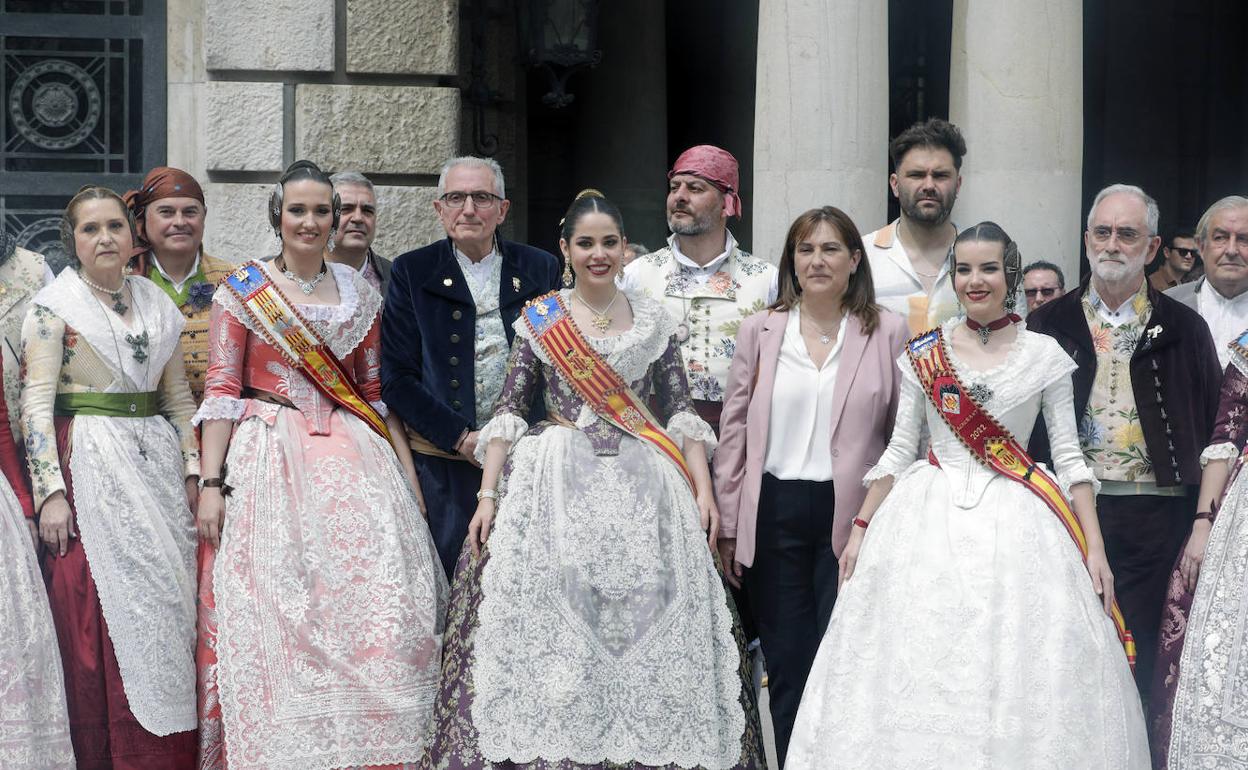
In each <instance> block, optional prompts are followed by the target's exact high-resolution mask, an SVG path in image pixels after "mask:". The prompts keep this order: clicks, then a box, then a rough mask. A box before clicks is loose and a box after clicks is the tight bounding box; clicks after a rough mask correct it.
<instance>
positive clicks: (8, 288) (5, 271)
mask: <svg viewBox="0 0 1248 770" xmlns="http://www.w3.org/2000/svg"><path fill="white" fill-rule="evenodd" d="M51 281H52V271H51V270H49V269H48V264H47V262H45V261H44V259H43V255H42V254H36V253H35V252H33V251H30V250H28V249H23V248H22V247H21V246H18V245H17V239H16V238H15V237H14V236H12V235H10V234H9V233H7V232H5V231H4V230H3V229H0V334H3V335H4V342H3V345H4V351H3V353H2V354H0V355H3V357H4V400H5V402H6V403H7V404H8V405H9V427H10V428H11V429H12V430H13V431H14V435H17V433H16V431H17V430H18V424H19V423H18V417H19V414H20V412H21V409H20V403H21V402H20V394H21V391H20V379H21V376H20V371H21V366H20V362H21V358H22V356H21V352H22V322H23V321H24V320H25V319H26V308H27V305H29V303H30V298H31V297H32V296H34V294H35V292H37V291H39V290H40V289H42V288H43V287H44V286H46V285H47V284H49V283H51Z"/></svg>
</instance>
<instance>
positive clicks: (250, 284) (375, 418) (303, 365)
mask: <svg viewBox="0 0 1248 770" xmlns="http://www.w3.org/2000/svg"><path fill="white" fill-rule="evenodd" d="M223 283H224V285H225V286H226V287H227V288H228V289H229V290H230V292H232V293H233V294H234V296H235V297H237V298H238V301H239V302H240V303H241V304H242V306H243V310H245V311H246V312H247V315H248V316H249V317H250V318H251V320H252V322H253V323H254V324H255V326H256V328H257V329H259V330H260V331H261V332H262V334H263V336H264V338H265V341H266V342H268V343H269V344H270V345H272V346H273V347H275V348H277V350H278V352H279V353H281V354H282V357H283V358H285V359H286V360H287V361H289V362H290V363H291V365H292V366H294V367H295V368H296V369H298V370H299V371H300V372H302V373H303V375H304V376H305V377H307V378H308V380H309V381H311V382H312V384H313V385H314V386H316V389H317V390H319V391H320V392H321V393H323V394H324V395H325V397H326V398H328V399H330V400H331V401H333V402H334V403H335V404H338V405H339V406H341V407H342V408H343V409H346V410H347V411H348V412H351V413H352V414H354V415H355V416H356V417H359V418H360V419H361V420H363V421H364V422H365V424H367V425H368V427H370V428H372V429H373V430H374V431H376V432H377V434H378V435H380V436H381V437H382V438H384V439H386V440H389V439H390V431H389V430H387V429H386V421H385V420H383V419H382V417H381V415H380V414H378V413H377V410H376V409H374V408H373V405H372V404H370V403H368V399H366V398H364V396H362V395H360V391H359V389H358V388H357V387H356V385H355V380H354V379H353V378H352V377H351V375H350V374H349V373H348V372H347V370H346V369H345V368H344V367H343V365H342V362H341V361H339V360H338V358H337V357H336V356H335V355H334V354H333V352H332V351H331V350H330V349H329V346H328V345H326V344H325V342H324V341H323V340H321V338H320V337H318V336H317V335H316V332H315V331H313V330H312V327H311V326H309V325H308V322H307V321H305V320H304V319H303V317H302V316H301V315H299V312H298V311H297V310H295V308H294V306H293V305H292V304H291V303H290V302H289V301H287V299H286V297H285V295H283V294H282V293H281V291H279V290H278V288H277V287H276V286H274V285H273V281H272V280H271V279H270V278H269V274H268V273H267V272H265V270H264V268H263V267H261V266H260V263H258V262H255V261H251V262H247V263H246V264H244V265H242V266H241V267H239V268H238V269H237V270H235V271H234V272H232V273H230V274H229V275H228V276H226V277H225V280H224V281H223Z"/></svg>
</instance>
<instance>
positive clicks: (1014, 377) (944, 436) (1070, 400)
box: [863, 319, 1100, 507]
mask: <svg viewBox="0 0 1248 770" xmlns="http://www.w3.org/2000/svg"><path fill="white" fill-rule="evenodd" d="M962 322H963V321H962V320H961V319H952V320H949V321H946V322H945V324H944V325H943V327H942V328H943V329H944V336H945V340H946V349H947V350H948V351H949V358H950V362H951V363H952V364H953V366H954V368H955V369H956V370H957V373H958V377H959V379H960V380H961V381H962V384H963V385H964V386H966V388H967V389H968V390H969V391H970V392H971V393H972V395H974V396H975V397H976V400H977V401H978V402H979V404H980V406H981V407H983V408H984V409H985V411H987V412H988V413H990V414H991V415H992V416H994V417H995V418H996V419H997V421H998V422H1000V423H1001V425H1002V426H1004V427H1005V429H1006V430H1008V431H1010V433H1011V434H1013V435H1014V437H1015V438H1017V439H1018V440H1019V442H1020V443H1021V444H1023V445H1024V446H1026V445H1027V443H1028V441H1029V439H1030V437H1031V432H1032V429H1033V428H1034V427H1035V422H1036V417H1037V415H1038V414H1039V413H1041V412H1043V414H1044V420H1045V424H1046V426H1048V430H1049V442H1050V447H1051V454H1052V457H1053V462H1054V465H1055V466H1056V467H1055V471H1056V474H1055V475H1056V477H1057V481H1058V484H1059V485H1060V486H1061V487H1062V491H1063V493H1064V494H1066V496H1067V497H1069V496H1070V489H1071V487H1072V486H1074V485H1075V484H1080V483H1089V484H1092V486H1093V489H1094V491H1097V490H1099V489H1100V482H1099V481H1097V479H1096V477H1095V475H1094V474H1093V472H1092V470H1091V468H1089V467H1088V465H1087V463H1086V462H1085V461H1084V458H1083V452H1082V450H1081V449H1080V447H1079V440H1078V434H1077V432H1076V429H1075V421H1074V388H1073V385H1072V384H1071V378H1070V375H1071V372H1073V371H1074V370H1075V369H1076V368H1078V367H1077V366H1076V364H1075V362H1074V361H1073V360H1072V359H1071V358H1070V356H1068V355H1067V354H1066V352H1065V351H1064V350H1062V348H1061V346H1060V345H1058V344H1057V341H1056V340H1054V339H1053V338H1052V337H1049V336H1048V335H1044V334H1037V333H1035V332H1032V331H1028V330H1027V329H1022V328H1020V329H1019V330H1018V337H1017V338H1016V339H1015V341H1014V344H1013V345H1012V346H1011V347H1010V350H1009V351H1008V353H1007V354H1006V357H1005V359H1004V360H1003V361H1002V362H1001V363H1000V364H999V365H997V366H994V367H992V368H991V369H989V370H986V371H982V372H980V371H976V370H973V369H971V368H970V367H968V366H967V365H966V364H965V363H963V362H962V361H960V360H959V359H958V357H957V354H956V353H955V352H954V351H953V345H952V344H950V343H949V342H948V340H949V336H950V334H951V332H952V330H953V329H954V327H956V326H958V325H959V324H961V323H962ZM897 366H898V367H899V368H900V370H901V375H902V383H901V397H900V399H899V404H898V409H897V421H896V424H895V426H894V428H893V435H892V438H891V439H890V440H889V444H888V448H887V449H885V450H884V454H883V455H882V456H881V457H880V460H879V462H878V463H877V464H876V465H875V467H874V468H872V469H871V470H870V471H868V472H867V473H866V475H865V476H864V477H863V484H865V485H868V486H869V485H870V484H871V483H872V482H874V481H875V480H877V479H880V478H883V477H885V476H893V477H894V478H900V477H901V476H902V474H903V473H904V472H905V471H906V470H907V469H908V468H910V467H911V466H912V465H913V464H915V463H916V460H917V462H918V463H921V464H926V462H927V460H926V458H925V457H918V452H919V449H920V447H919V439H920V435H921V433H922V429H923V426H924V424H925V423H926V425H927V427H928V428H929V429H930V431H931V438H932V451H933V452H934V453H935V454H936V457H937V459H938V460H939V461H940V465H941V468H942V469H943V470H944V471H945V473H946V474H948V475H950V477H951V486H952V487H953V489H952V494H953V498H954V503H955V504H956V505H959V506H961V507H970V506H972V505H974V504H975V503H976V502H977V501H978V500H979V499H980V497H982V496H983V494H984V491H985V489H987V487H988V485H989V484H991V483H993V482H997V481H999V482H1004V483H1014V482H1010V481H1007V480H1006V479H1004V478H1003V477H1001V476H1000V475H999V474H998V473H996V472H995V471H992V470H990V469H988V468H986V467H984V466H983V465H982V464H981V463H980V462H979V461H978V460H976V459H975V457H974V456H973V455H972V454H971V453H970V451H969V450H968V449H966V447H965V446H964V445H963V444H962V442H961V440H960V439H959V438H958V436H957V435H956V434H954V432H953V431H952V430H951V429H950V428H949V425H948V424H947V423H946V422H945V421H944V419H943V418H942V417H941V416H940V414H939V413H938V412H937V411H936V407H935V406H933V405H932V403H931V401H930V399H929V398H928V397H927V394H926V393H924V392H923V389H922V387H921V386H920V385H919V379H918V376H917V375H916V374H915V373H914V367H913V365H912V364H911V363H910V358H909V356H908V355H906V354H905V353H903V354H902V355H901V356H899V357H898V359H897Z"/></svg>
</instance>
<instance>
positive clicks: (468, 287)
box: [381, 156, 559, 577]
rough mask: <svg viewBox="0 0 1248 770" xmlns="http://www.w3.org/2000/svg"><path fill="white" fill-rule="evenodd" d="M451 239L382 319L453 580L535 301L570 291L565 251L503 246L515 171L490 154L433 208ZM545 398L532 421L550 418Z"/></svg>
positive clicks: (394, 404) (398, 409) (471, 165)
mask: <svg viewBox="0 0 1248 770" xmlns="http://www.w3.org/2000/svg"><path fill="white" fill-rule="evenodd" d="M433 207H434V209H435V210H436V211H437V213H438V219H440V220H441V222H442V227H443V228H444V229H445V230H446V236H447V237H446V238H444V239H442V240H440V241H438V242H436V243H432V244H430V245H428V246H425V247H424V248H420V249H416V250H415V251H409V252H407V253H406V254H403V255H401V256H399V257H398V258H397V259H395V260H394V267H393V269H392V270H391V272H390V286H389V288H388V289H387V291H386V309H385V312H384V313H382V316H381V395H382V398H383V399H384V400H385V402H386V405H387V406H389V407H390V410H391V411H393V412H394V413H396V414H398V415H399V417H401V418H403V423H404V424H405V425H406V427H407V437H408V442H409V444H410V445H411V448H412V460H413V461H414V462H415V464H416V474H417V475H418V476H419V477H420V487H421V490H422V491H423V492H424V495H425V505H426V509H427V510H428V512H429V531H430V532H431V533H432V534H433V542H434V545H436V546H437V549H438V556H439V557H440V558H441V559H442V566H443V568H444V569H445V570H446V574H447V576H448V577H451V576H453V575H454V571H455V563H456V561H457V560H458V559H459V555H460V547H461V546H462V545H463V544H464V537H465V536H466V535H467V534H468V522H469V520H470V519H472V515H473V513H475V512H476V510H477V501H478V500H479V498H478V497H477V491H478V490H480V489H481V466H479V465H478V464H477V461H476V459H475V458H474V456H473V454H474V452H475V451H476V448H477V435H478V433H480V429H481V427H482V426H483V425H485V423H487V422H489V419H490V417H492V416H493V414H494V402H495V401H497V400H498V395H499V393H501V392H502V390H503V380H504V379H505V378H506V376H507V356H508V354H509V352H510V350H511V341H512V338H513V337H514V336H515V333H516V332H515V328H514V324H515V322H516V319H518V318H519V317H520V310H521V309H522V308H523V307H524V305H525V303H527V302H528V301H530V300H533V299H536V298H537V297H540V296H541V295H543V294H546V293H547V292H550V291H553V290H555V289H557V288H559V263H558V261H557V260H556V259H555V257H554V255H552V254H549V253H547V252H545V251H542V250H541V249H535V248H533V247H532V246H526V245H524V244H522V243H514V242H512V241H507V240H503V239H502V238H500V237H499V236H498V227H499V225H501V224H502V223H503V222H504V221H505V220H506V218H507V211H508V209H509V208H510V207H511V201H509V200H507V193H506V189H505V187H504V180H503V170H502V168H501V167H500V166H499V165H498V163H497V162H496V161H494V160H492V159H489V158H476V157H472V156H465V157H462V158H452V159H450V160H448V161H447V162H446V163H445V164H444V165H443V166H442V173H441V174H440V175H439V177H438V197H437V198H436V199H435V200H434V202H433ZM542 404H543V402H542V396H541V395H537V396H535V397H534V401H533V403H532V404H530V412H529V415H528V416H530V417H533V418H534V420H533V421H534V422H535V421H536V420H537V419H541V418H542V417H544V416H545V414H546V412H545V409H544V408H542Z"/></svg>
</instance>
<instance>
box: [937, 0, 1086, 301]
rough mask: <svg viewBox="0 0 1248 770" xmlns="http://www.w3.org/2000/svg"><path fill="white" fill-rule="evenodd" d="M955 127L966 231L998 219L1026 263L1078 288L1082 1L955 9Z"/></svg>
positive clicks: (989, 0) (1007, 2)
mask: <svg viewBox="0 0 1248 770" xmlns="http://www.w3.org/2000/svg"><path fill="white" fill-rule="evenodd" d="M950 59H951V61H950V69H951V72H950V89H949V90H950V93H949V113H950V115H949V119H950V120H952V121H953V122H954V123H956V124H958V126H959V127H961V129H962V131H963V133H964V135H965V136H966V143H967V154H966V160H965V162H964V164H963V167H962V176H963V182H962V192H961V194H960V195H959V196H958V203H957V206H956V208H955V209H954V217H955V218H956V220H957V222H958V224H959V225H961V226H964V227H965V226H969V225H972V224H975V223H976V222H979V221H981V220H984V219H991V220H993V221H995V222H997V223H998V224H999V225H1001V226H1002V227H1004V228H1005V230H1006V232H1008V233H1009V234H1010V235H1011V236H1013V238H1014V240H1015V241H1017V242H1018V246H1019V250H1020V251H1021V252H1022V255H1023V262H1024V263H1027V262H1031V261H1034V260H1037V259H1044V260H1047V261H1050V262H1053V263H1055V264H1057V265H1059V266H1061V268H1062V270H1063V271H1064V272H1065V273H1066V285H1067V287H1070V286H1071V285H1072V284H1074V283H1077V282H1078V280H1079V250H1080V237H1081V235H1082V233H1083V229H1084V228H1083V224H1082V223H1081V222H1080V211H1081V200H1082V196H1083V192H1082V173H1083V172H1082V169H1083V2H1082V0H1048V2H1043V3H1037V2H1034V0H955V2H954V11H953V53H952V56H951V57H950Z"/></svg>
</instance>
